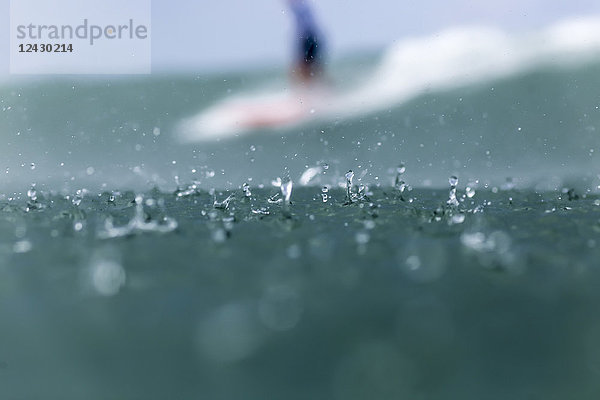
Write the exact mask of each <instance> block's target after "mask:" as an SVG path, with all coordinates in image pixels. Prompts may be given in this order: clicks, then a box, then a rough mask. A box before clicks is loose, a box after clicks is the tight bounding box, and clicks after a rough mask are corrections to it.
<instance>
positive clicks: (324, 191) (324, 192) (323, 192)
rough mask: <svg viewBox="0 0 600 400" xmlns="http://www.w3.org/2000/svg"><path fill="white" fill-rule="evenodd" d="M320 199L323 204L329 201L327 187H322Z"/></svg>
mask: <svg viewBox="0 0 600 400" xmlns="http://www.w3.org/2000/svg"><path fill="white" fill-rule="evenodd" d="M321 198H322V199H323V203H327V200H329V188H328V187H327V186H323V188H322V189H321Z"/></svg>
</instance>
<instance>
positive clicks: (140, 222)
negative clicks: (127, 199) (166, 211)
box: [98, 195, 178, 239]
mask: <svg viewBox="0 0 600 400" xmlns="http://www.w3.org/2000/svg"><path fill="white" fill-rule="evenodd" d="M134 202H135V214H134V216H133V218H132V219H131V220H130V221H129V223H128V224H127V225H124V226H114V224H113V220H112V217H109V218H107V219H106V220H105V221H104V230H103V231H100V232H99V233H98V237H99V238H100V239H112V238H117V237H123V236H129V235H134V234H137V233H146V232H156V233H168V232H172V231H174V230H175V229H177V226H178V224H177V221H175V220H174V219H173V218H170V217H166V216H165V217H163V218H162V219H161V220H160V221H157V220H153V219H151V218H150V216H148V217H146V215H145V213H144V201H143V197H142V196H139V195H138V196H136V197H135V200H134Z"/></svg>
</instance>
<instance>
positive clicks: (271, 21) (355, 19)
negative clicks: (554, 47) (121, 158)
mask: <svg viewBox="0 0 600 400" xmlns="http://www.w3.org/2000/svg"><path fill="white" fill-rule="evenodd" d="M9 1H19V0H0V26H2V27H4V28H3V29H2V30H1V32H2V34H1V35H0V75H6V74H7V73H8V65H9V61H8V47H9V39H8V33H9V32H8V26H9V19H8V18H9ZM40 1H48V0H40ZM123 1H127V0H123ZM309 1H311V3H313V4H314V7H315V12H316V15H317V19H318V21H319V22H320V24H321V26H322V29H323V30H324V31H325V33H326V35H327V43H328V48H329V52H330V53H332V55H333V56H334V57H335V56H336V55H340V54H343V53H346V52H349V51H351V50H352V49H355V48H369V47H383V46H385V45H388V44H390V43H393V42H394V41H395V40H398V39H401V38H402V37H406V36H415V35H422V34H431V33H434V32H436V31H438V30H441V29H443V28H446V27H450V26H455V25H464V24H479V25H493V26H496V27H500V28H503V29H505V30H528V29H535V28H537V27H540V26H544V25H547V24H549V23H552V22H553V21H557V20H560V19H563V18H566V17H569V16H578V15H589V14H600V1H598V0H570V1H567V0H406V1H401V0H364V1H359V0H309ZM65 12H68V10H65ZM151 29H152V63H153V70H154V71H164V70H168V69H183V70H198V71H203V70H207V69H212V70H219V69H222V68H228V69H229V68H237V67H245V66H246V65H259V64H265V65H267V64H272V63H278V64H281V63H285V62H286V60H288V59H289V57H290V43H291V36H292V21H291V16H290V15H288V14H287V10H286V3H285V1H284V0H174V1H167V0H152V27H151Z"/></svg>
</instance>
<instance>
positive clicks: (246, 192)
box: [242, 182, 252, 199]
mask: <svg viewBox="0 0 600 400" xmlns="http://www.w3.org/2000/svg"><path fill="white" fill-rule="evenodd" d="M242 191H243V192H244V197H245V198H246V199H249V198H250V197H252V192H251V191H250V185H249V184H248V183H247V182H244V184H243V185H242Z"/></svg>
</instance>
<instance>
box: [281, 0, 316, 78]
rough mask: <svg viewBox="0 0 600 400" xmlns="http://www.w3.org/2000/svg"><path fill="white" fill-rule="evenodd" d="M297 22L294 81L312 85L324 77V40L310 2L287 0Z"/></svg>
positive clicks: (306, 0) (305, 0) (293, 68)
mask: <svg viewBox="0 0 600 400" xmlns="http://www.w3.org/2000/svg"><path fill="white" fill-rule="evenodd" d="M287 1H288V4H289V7H290V10H291V11H292V14H294V19H295V21H296V35H295V38H294V39H295V49H294V52H295V56H294V64H293V65H292V71H291V72H292V73H291V75H292V80H293V81H294V82H296V83H299V84H312V83H315V82H317V81H321V80H322V77H323V50H324V48H323V38H322V35H321V32H320V30H319V28H318V26H317V23H316V21H315V18H314V15H313V12H312V9H311V8H310V6H309V4H308V0H287Z"/></svg>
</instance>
